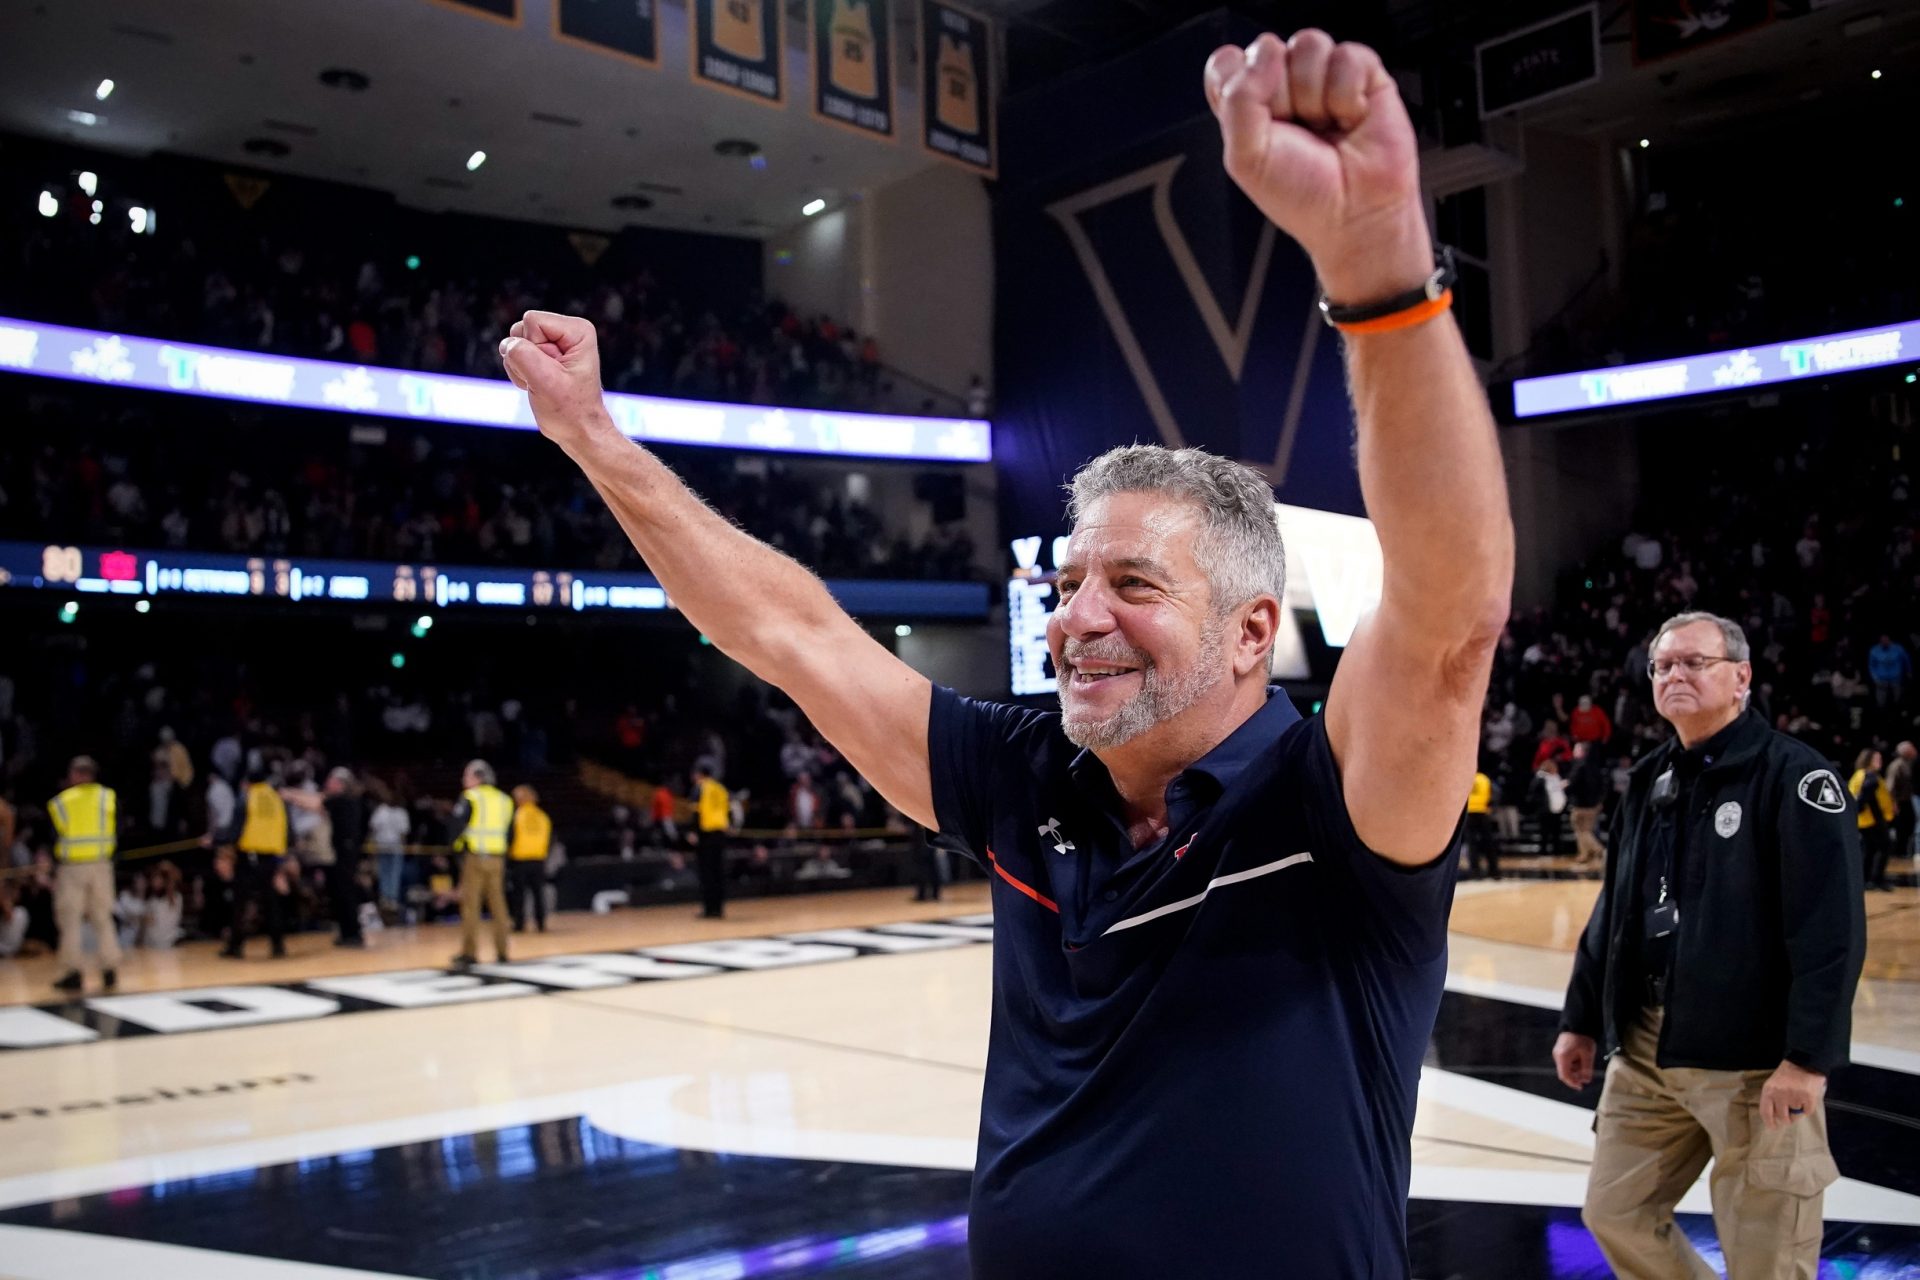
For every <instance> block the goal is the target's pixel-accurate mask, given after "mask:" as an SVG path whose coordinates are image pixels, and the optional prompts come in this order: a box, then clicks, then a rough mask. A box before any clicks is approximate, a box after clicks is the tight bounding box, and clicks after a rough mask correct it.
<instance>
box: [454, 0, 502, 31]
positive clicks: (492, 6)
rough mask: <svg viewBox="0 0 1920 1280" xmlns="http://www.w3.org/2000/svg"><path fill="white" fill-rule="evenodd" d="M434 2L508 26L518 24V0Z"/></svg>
mask: <svg viewBox="0 0 1920 1280" xmlns="http://www.w3.org/2000/svg"><path fill="white" fill-rule="evenodd" d="M434 3H435V4H442V5H445V6H446V7H447V8H449V9H458V10H459V11H460V12H462V13H471V14H474V15H476V16H478V17H482V18H491V19H493V20H494V21H495V22H504V23H506V24H507V25H508V26H510V27H517V26H519V25H520V0H434Z"/></svg>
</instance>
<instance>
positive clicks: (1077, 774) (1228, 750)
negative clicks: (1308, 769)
mask: <svg viewBox="0 0 1920 1280" xmlns="http://www.w3.org/2000/svg"><path fill="white" fill-rule="evenodd" d="M1299 721H1300V713H1299V712H1298V711H1296V710H1294V708H1293V700H1292V699H1291V698H1289V697H1287V691H1286V690H1285V689H1283V688H1281V687H1280V686H1279V685H1277V684H1270V685H1268V686H1267V700H1266V702H1265V703H1264V704H1262V705H1261V707H1260V709H1259V710H1258V711H1256V712H1254V713H1253V714H1252V715H1250V716H1248V717H1247V718H1246V719H1245V720H1244V721H1242V722H1241V723H1240V727H1239V728H1237V729H1235V730H1234V731H1233V732H1232V733H1230V734H1228V735H1227V736H1226V738H1225V740H1224V741H1222V742H1221V743H1220V744H1219V745H1218V746H1216V747H1214V749H1213V750H1211V751H1209V752H1207V754H1206V755H1204V756H1201V757H1200V758H1199V759H1198V760H1196V761H1194V762H1193V763H1192V764H1190V765H1188V766H1187V767H1186V768H1185V769H1183V770H1181V771H1180V775H1179V777H1177V778H1175V779H1174V781H1173V782H1172V783H1169V784H1168V785H1169V787H1170V788H1171V787H1173V786H1178V785H1179V783H1180V782H1181V781H1182V780H1185V779H1190V778H1192V777H1194V776H1195V775H1199V776H1201V777H1205V778H1209V779H1211V780H1212V781H1213V783H1214V784H1215V785H1216V786H1217V787H1218V788H1219V789H1220V790H1221V791H1223V792H1224V791H1225V790H1226V789H1227V788H1228V787H1230V786H1232V785H1233V782H1234V779H1236V778H1238V777H1239V776H1240V773H1241V771H1242V770H1243V769H1245V768H1246V767H1247V766H1248V765H1249V764H1252V763H1253V761H1254V760H1255V759H1257V758H1258V757H1259V756H1260V754H1261V753H1262V752H1263V751H1266V750H1268V749H1269V748H1271V747H1272V746H1273V744H1274V743H1276V742H1278V741H1279V740H1280V735H1281V734H1283V733H1285V732H1286V731H1287V730H1288V729H1290V728H1292V727H1293V726H1294V725H1295V724H1298V723H1299ZM1067 767H1068V769H1069V770H1070V771H1071V773H1072V774H1073V777H1074V780H1075V781H1077V782H1079V783H1081V784H1082V785H1086V784H1088V783H1090V782H1095V781H1096V780H1097V781H1098V782H1099V783H1105V784H1106V785H1107V786H1108V787H1109V788H1111V785H1112V780H1111V778H1109V776H1108V774H1107V770H1106V766H1105V765H1103V764H1101V763H1100V759H1099V757H1098V756H1096V755H1094V754H1093V752H1092V751H1091V750H1088V749H1086V748H1082V749H1081V751H1080V753H1079V754H1078V755H1076V756H1074V758H1073V761H1072V763H1071V764H1069V765H1068V766H1067Z"/></svg>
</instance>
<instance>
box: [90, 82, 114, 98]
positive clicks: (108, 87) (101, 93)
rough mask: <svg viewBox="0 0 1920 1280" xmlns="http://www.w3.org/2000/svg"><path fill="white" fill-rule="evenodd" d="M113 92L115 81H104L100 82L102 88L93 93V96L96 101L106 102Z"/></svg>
mask: <svg viewBox="0 0 1920 1280" xmlns="http://www.w3.org/2000/svg"><path fill="white" fill-rule="evenodd" d="M112 92H113V81H111V80H102V81H101V82H100V87H99V88H98V89H95V90H94V91H93V96H94V98H95V99H96V100H98V101H100V102H105V101H106V100H107V95H108V94H110V93H112Z"/></svg>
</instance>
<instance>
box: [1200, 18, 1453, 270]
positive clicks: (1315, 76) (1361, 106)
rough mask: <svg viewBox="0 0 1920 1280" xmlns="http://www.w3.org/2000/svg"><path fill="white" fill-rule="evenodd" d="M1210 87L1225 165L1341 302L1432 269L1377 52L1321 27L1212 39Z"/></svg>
mask: <svg viewBox="0 0 1920 1280" xmlns="http://www.w3.org/2000/svg"><path fill="white" fill-rule="evenodd" d="M1206 89H1207V103H1208V105H1209V106H1211V107H1212V108H1213V113H1214V115H1215V117H1216V118H1217V119H1218V120H1219V122H1220V133H1221V137H1222V139H1223V140H1224V142H1225V144H1226V166H1227V172H1228V173H1229V174H1230V175H1232V177H1233V180H1234V181H1235V182H1237V183H1238V184H1239V185H1240V189H1241V190H1242V191H1244V192H1246V193H1247V196H1248V197H1249V198H1250V199H1252V201H1253V202H1254V203H1255V204H1256V205H1258V206H1259V207H1260V210H1261V212H1263V213H1265V214H1266V215H1267V217H1269V218H1271V219H1272V220H1273V222H1274V223H1275V225H1277V226H1278V227H1279V228H1280V229H1281V230H1282V231H1285V232H1286V233H1287V234H1288V235H1290V236H1292V237H1293V238H1294V239H1295V240H1297V241H1299V242H1300V245H1301V247H1302V248H1304V249H1305V250H1306V251H1307V253H1308V255H1309V256H1310V257H1312V259H1313V263H1314V267H1315V269H1316V270H1317V271H1318V272H1319V273H1320V278H1321V282H1322V283H1323V284H1324V285H1325V286H1326V289H1327V293H1328V295H1329V296H1330V297H1332V298H1333V299H1334V300H1335V301H1336V302H1344V303H1349V304H1360V303H1367V302H1373V301H1377V300H1378V299H1380V298H1382V297H1388V296H1391V295H1393V294H1396V293H1400V292H1402V291H1404V290H1407V289H1410V288H1413V287H1414V286H1416V285H1418V284H1419V283H1420V282H1421V281H1422V280H1424V279H1426V277H1427V276H1428V274H1429V273H1431V272H1432V270H1433V248H1432V243H1431V241H1430V240H1429V238H1428V235H1427V228H1426V219H1425V216H1424V214H1423V213H1422V211H1421V206H1420V171H1419V161H1418V144H1417V143H1416V141H1415V138H1414V134H1413V124H1412V122H1411V121H1410V120H1409V119H1408V118H1407V111H1406V107H1405V106H1404V105H1402V104H1401V101H1400V93H1399V90H1398V89H1397V88H1396V87H1395V85H1394V83H1393V78H1392V77H1391V76H1389V75H1388V74H1387V70H1386V68H1385V67H1384V66H1382V65H1381V63H1380V55H1379V54H1377V53H1375V52H1374V51H1373V50H1372V49H1369V48H1367V46H1365V45H1362V44H1335V43H1334V41H1333V38H1332V37H1331V36H1329V35H1327V33H1326V32H1324V31H1315V30H1311V29H1309V30H1306V31H1301V32H1299V33H1298V34H1296V35H1295V36H1294V37H1293V38H1292V39H1291V40H1287V41H1282V40H1281V39H1280V38H1279V37H1278V36H1275V35H1272V34H1267V35H1263V36H1261V37H1260V38H1259V39H1258V40H1255V41H1254V42H1253V43H1252V44H1250V45H1248V46H1247V47H1246V48H1244V49H1242V48H1239V47H1237V46H1234V45H1228V46H1226V47H1224V48H1221V49H1217V50H1215V51H1214V54H1213V56H1212V57H1211V58H1209V59H1208V60H1207V70H1206Z"/></svg>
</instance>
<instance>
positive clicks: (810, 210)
mask: <svg viewBox="0 0 1920 1280" xmlns="http://www.w3.org/2000/svg"><path fill="white" fill-rule="evenodd" d="M826 207H827V202H826V201H825V200H809V201H807V202H806V204H804V205H802V206H801V207H800V212H801V213H803V214H805V215H806V216H807V217H809V218H811V217H812V216H813V215H814V214H816V213H818V212H820V211H821V210H822V209H824V208H826Z"/></svg>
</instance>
